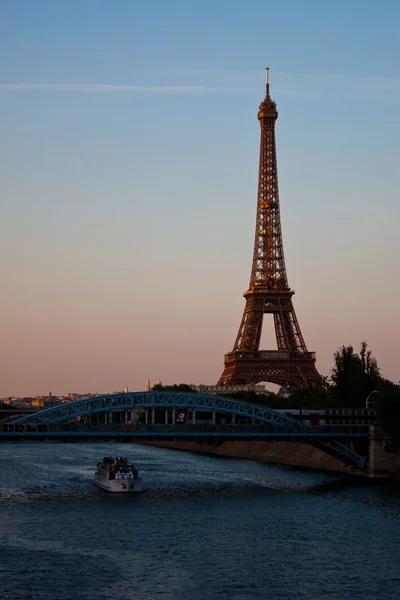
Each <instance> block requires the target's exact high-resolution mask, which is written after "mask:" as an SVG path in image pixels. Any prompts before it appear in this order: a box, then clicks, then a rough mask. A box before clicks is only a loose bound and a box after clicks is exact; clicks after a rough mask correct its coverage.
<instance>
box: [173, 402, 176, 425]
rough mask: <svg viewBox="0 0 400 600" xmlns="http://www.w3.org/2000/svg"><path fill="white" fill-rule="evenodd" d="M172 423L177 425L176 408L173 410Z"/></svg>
mask: <svg viewBox="0 0 400 600" xmlns="http://www.w3.org/2000/svg"><path fill="white" fill-rule="evenodd" d="M172 423H173V424H174V425H175V423H176V408H175V406H174V407H173V409H172Z"/></svg>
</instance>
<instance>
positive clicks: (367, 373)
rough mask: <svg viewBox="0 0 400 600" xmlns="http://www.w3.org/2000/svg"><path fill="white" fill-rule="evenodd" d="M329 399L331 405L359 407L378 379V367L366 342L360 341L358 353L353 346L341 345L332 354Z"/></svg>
mask: <svg viewBox="0 0 400 600" xmlns="http://www.w3.org/2000/svg"><path fill="white" fill-rule="evenodd" d="M333 357H334V361H335V364H334V367H333V369H332V382H333V386H332V388H331V399H332V406H333V407H352V408H361V407H363V406H365V400H366V398H367V396H368V395H369V394H370V393H371V392H373V391H374V390H375V389H376V387H377V385H378V382H379V380H380V376H379V367H378V364H377V362H376V359H375V358H373V356H372V354H371V351H370V350H367V342H362V344H361V350H360V354H356V353H355V352H354V349H353V346H351V345H350V346H341V348H339V350H337V352H335V354H334V355H333Z"/></svg>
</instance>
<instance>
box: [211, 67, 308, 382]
mask: <svg viewBox="0 0 400 600" xmlns="http://www.w3.org/2000/svg"><path fill="white" fill-rule="evenodd" d="M268 74H269V69H266V94H265V98H264V100H263V101H262V102H261V104H260V109H259V112H258V120H259V121H260V126H261V143H260V167H259V178H258V198H257V219H256V232H255V241H254V255H253V265H252V269H251V277H250V285H249V289H248V290H247V291H246V292H245V293H244V294H243V296H244V297H245V299H246V306H245V309H244V314H243V318H242V322H241V324H240V327H239V332H238V335H237V338H236V341H235V345H234V347H233V350H232V352H229V354H226V355H225V359H224V364H225V369H224V372H223V373H222V375H221V377H220V379H219V381H218V385H225V386H226V385H245V384H249V383H253V384H254V383H259V382H260V381H268V382H271V383H276V384H278V385H280V386H283V387H288V388H308V387H309V386H310V385H311V384H312V383H313V382H315V381H317V380H318V379H319V377H320V375H319V373H318V371H317V369H316V367H315V353H314V352H309V351H308V350H307V347H306V345H305V342H304V339H303V336H302V333H301V331H300V327H299V323H298V321H297V318H296V313H295V311H294V308H293V301H292V296H293V294H294V291H293V290H291V289H290V287H289V285H288V278H287V274H286V267H285V259H284V254H283V242H282V230H281V218H280V209H279V192H278V167H277V160H276V147H275V121H276V119H277V118H278V112H277V110H276V103H275V102H274V101H273V100H271V97H270V94H269V81H268ZM264 314H272V315H273V316H274V325H275V333H276V341H277V347H278V350H260V349H259V348H260V340H261V331H262V325H263V317H264Z"/></svg>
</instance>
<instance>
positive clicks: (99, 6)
mask: <svg viewBox="0 0 400 600" xmlns="http://www.w3.org/2000/svg"><path fill="white" fill-rule="evenodd" d="M399 28H400V4H399V3H398V2H397V0H382V1H381V2H379V3H378V2H373V1H372V0H336V1H335V2H331V1H328V0H327V1H321V0H302V2H299V1H298V0H281V1H280V2H276V0H274V1H269V0H262V1H261V0H248V1H247V2H241V1H239V0H237V1H236V0H230V1H226V0H212V1H210V0H202V2H194V1H192V0H185V1H184V0H169V1H168V2H164V1H161V0H153V2H151V3H150V2H142V1H141V2H137V1H136V0H115V2H110V1H109V0H108V1H107V2H106V1H105V0H68V1H67V0H13V2H9V1H8V0H0V205H1V206H0V214H1V219H0V251H1V256H2V258H3V260H2V261H1V267H0V282H1V296H0V297H1V300H0V306H1V319H0V340H1V345H0V348H1V349H0V352H1V357H0V358H1V360H0V397H5V396H11V395H16V396H31V395H36V394H47V393H48V392H49V391H51V392H52V394H53V395H58V394H65V393H68V392H71V393H73V392H78V393H87V392H101V393H107V392H112V391H118V390H122V389H123V388H124V387H126V386H127V387H128V388H129V389H130V390H132V391H139V390H143V389H144V386H145V381H146V379H147V378H148V377H149V378H150V380H151V382H152V383H154V382H155V381H156V380H157V379H158V378H159V377H160V378H161V381H162V382H163V383H164V384H173V383H180V382H185V383H195V384H200V383H207V384H212V383H216V382H217V380H218V378H219V376H220V375H221V373H222V370H223V357H224V354H225V353H227V352H229V351H231V350H232V347H233V343H234V341H235V338H236V334H237V330H238V327H239V324H240V320H241V317H242V313H243V309H244V304H245V301H244V299H243V297H242V294H243V292H244V291H245V290H246V289H247V287H248V284H249V279H250V270H251V262H252V252H253V243H254V227H255V217H256V203H257V183H258V181H257V178H258V154H259V136H260V131H259V123H258V121H257V111H258V106H259V104H260V102H261V101H262V99H263V97H264V92H265V87H264V81H265V75H264V69H265V67H267V66H268V67H269V68H270V89H271V96H272V98H273V99H274V100H275V101H276V102H277V107H278V112H279V118H278V121H277V123H276V139H277V156H278V170H279V190H280V203H281V218H282V232H283V242H284V249H285V259H286V267H287V272H288V279H289V285H290V287H291V288H292V289H294V290H295V296H294V297H293V302H294V306H295V310H296V314H297V317H298V320H299V324H300V327H301V330H302V333H303V336H304V339H305V342H306V344H307V347H308V349H309V350H310V351H315V352H316V355H317V368H318V370H319V371H320V373H321V374H323V375H327V376H329V374H330V370H331V369H332V366H333V354H334V352H335V351H336V350H337V349H338V348H339V347H340V346H341V345H348V344H352V345H353V346H354V348H355V349H356V350H357V351H358V350H359V347H360V344H361V341H362V340H367V342H368V346H369V348H370V349H371V351H372V354H373V355H374V356H375V357H376V359H377V361H378V364H379V366H380V368H381V373H382V375H383V376H384V377H387V378H389V379H391V380H392V381H395V382H398V381H399V379H400V372H399V351H398V340H399V339H400V320H399V318H398V307H399V306H400V279H399V262H400V259H399V256H400V236H399V217H400V209H399V202H398V200H399V189H400V169H399V155H400V119H399V109H400V63H399V61H398V57H399V54H400V36H399V35H398V31H399ZM274 348H276V341H275V335H274V332H273V328H272V316H271V315H265V318H264V329H263V337H262V349H265V350H267V349H274Z"/></svg>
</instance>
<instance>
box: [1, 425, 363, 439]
mask: <svg viewBox="0 0 400 600" xmlns="http://www.w3.org/2000/svg"><path fill="white" fill-rule="evenodd" d="M1 432H3V433H23V432H28V433H35V432H36V433H46V432H71V433H73V432H77V433H78V432H80V433H85V432H86V433H91V432H93V433H94V432H97V433H113V432H115V433H123V432H126V433H132V434H133V435H134V434H135V433H137V434H144V433H163V434H170V436H171V437H173V436H174V434H189V435H192V436H195V435H196V434H200V435H202V434H209V435H213V434H215V436H218V435H219V434H233V435H234V434H238V435H239V434H240V435H246V434H247V435H249V436H257V435H260V434H265V435H268V434H269V435H273V434H274V433H275V434H278V435H282V434H284V435H287V434H293V435H296V436H298V435H302V436H305V437H309V438H312V437H313V436H318V435H321V434H323V435H331V436H332V437H335V436H337V435H340V436H343V435H347V436H348V437H349V438H351V437H359V436H362V437H368V435H369V429H368V428H367V427H360V426H354V427H351V426H343V427H338V426H335V427H329V426H318V427H309V428H307V429H304V430H303V431H301V430H299V429H298V428H296V427H293V426H290V425H286V426H285V427H281V426H280V427H278V426H274V425H265V424H256V425H253V424H250V423H249V424H245V425H243V424H225V425H191V424H190V425H189V424H185V425H179V424H170V425H164V424H137V425H135V424H131V423H124V424H115V423H114V424H111V423H110V424H107V423H100V424H96V423H49V424H39V423H32V424H29V423H26V424H24V423H21V424H14V423H8V424H1V425H0V433H1Z"/></svg>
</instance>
